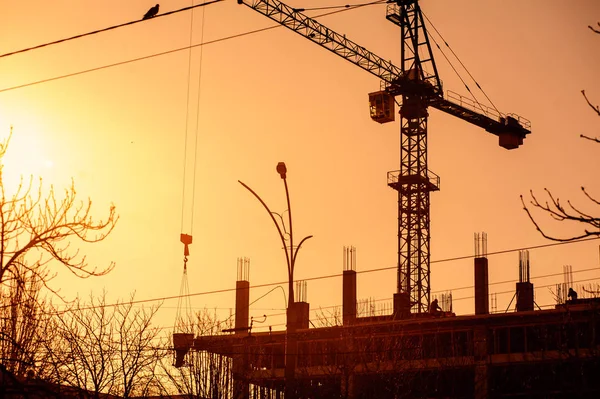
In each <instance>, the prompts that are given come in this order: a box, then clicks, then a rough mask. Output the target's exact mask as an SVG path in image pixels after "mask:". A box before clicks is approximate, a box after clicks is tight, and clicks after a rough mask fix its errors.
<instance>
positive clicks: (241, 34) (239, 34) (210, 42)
mask: <svg viewBox="0 0 600 399" xmlns="http://www.w3.org/2000/svg"><path fill="white" fill-rule="evenodd" d="M218 1H222V0H218ZM205 4H207V3H205ZM360 7H364V5H357V6H354V7H350V8H346V9H342V10H337V11H331V12H327V13H323V14H319V15H315V16H314V17H313V18H315V19H316V18H321V17H326V16H329V15H333V14H338V13H341V12H346V11H350V10H355V9H357V8H360ZM162 15H167V14H161V16H162ZM138 22H139V21H138ZM281 27H282V25H271V26H267V27H265V28H260V29H255V30H251V31H247V32H243V33H238V34H235V35H231V36H225V37H222V38H219V39H215V40H210V41H207V42H203V43H198V44H194V45H190V46H185V47H179V48H176V49H173V50H168V51H163V52H160V53H154V54H150V55H146V56H143V57H138V58H133V59H130V60H126V61H120V62H115V63H113V64H106V65H102V66H99V67H95V68H90V69H84V70H82V71H78V72H73V73H68V74H65V75H60V76H55V77H52V78H47V79H42V80H37V81H35V82H30V83H24V84H20V85H17V86H11V87H6V88H4V89H0V93H3V92H5V91H11V90H16V89H22V88H24V87H29V86H35V85H38V84H42V83H48V82H53V81H55V80H60V79H65V78H70V77H73V76H78V75H83V74H86V73H90V72H95V71H99V70H102V69H107V68H112V67H116V66H121V65H126V64H130V63H133V62H137V61H143V60H146V59H150V58H154V57H160V56H163V55H167V54H172V53H177V52H179V51H184V50H189V49H191V48H195V47H200V46H204V45H207V44H215V43H220V42H224V41H227V40H231V39H237V38H239V37H244V36H249V35H253V34H255V33H260V32H264V31H267V30H271V29H276V28H281Z"/></svg>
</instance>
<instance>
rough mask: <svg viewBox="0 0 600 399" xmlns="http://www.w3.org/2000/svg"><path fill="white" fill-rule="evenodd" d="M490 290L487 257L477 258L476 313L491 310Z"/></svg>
mask: <svg viewBox="0 0 600 399" xmlns="http://www.w3.org/2000/svg"><path fill="white" fill-rule="evenodd" d="M488 290H489V288H488V260H487V258H475V314H488V313H489V312H490V295H489V291H488Z"/></svg>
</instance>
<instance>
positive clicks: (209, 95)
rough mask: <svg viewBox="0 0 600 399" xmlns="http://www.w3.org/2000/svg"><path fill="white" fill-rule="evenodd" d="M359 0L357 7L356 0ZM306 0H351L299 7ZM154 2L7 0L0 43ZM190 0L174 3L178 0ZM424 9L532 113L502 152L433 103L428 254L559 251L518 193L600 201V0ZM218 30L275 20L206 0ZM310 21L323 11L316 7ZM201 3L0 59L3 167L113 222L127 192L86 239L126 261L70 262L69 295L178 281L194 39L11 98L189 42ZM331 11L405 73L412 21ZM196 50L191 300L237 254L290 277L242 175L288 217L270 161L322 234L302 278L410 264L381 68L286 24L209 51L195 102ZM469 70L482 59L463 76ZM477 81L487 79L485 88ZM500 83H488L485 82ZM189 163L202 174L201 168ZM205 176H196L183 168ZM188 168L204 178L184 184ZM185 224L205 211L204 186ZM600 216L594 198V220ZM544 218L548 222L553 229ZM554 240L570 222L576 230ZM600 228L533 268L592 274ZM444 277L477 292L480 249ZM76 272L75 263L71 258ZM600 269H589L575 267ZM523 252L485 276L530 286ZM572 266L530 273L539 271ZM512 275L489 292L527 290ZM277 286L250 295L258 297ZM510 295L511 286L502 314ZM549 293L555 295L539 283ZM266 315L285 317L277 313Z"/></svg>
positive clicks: (332, 295)
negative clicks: (68, 192) (379, 97)
mask: <svg viewBox="0 0 600 399" xmlns="http://www.w3.org/2000/svg"><path fill="white" fill-rule="evenodd" d="M349 3H350V4H358V3H362V1H349ZM288 4H289V5H292V6H296V7H306V8H308V7H311V6H315V5H321V6H323V5H339V4H342V3H339V2H335V1H300V0H289V1H288ZM152 5H153V3H151V2H145V1H140V0H135V1H128V2H122V1H114V0H106V1H103V2H72V1H66V0H59V1H52V2H48V1H45V2H41V1H35V2H27V3H26V4H25V3H22V2H10V4H8V5H4V7H3V10H2V11H3V12H2V13H1V14H0V37H2V41H1V42H0V52H1V53H6V52H10V51H14V50H18V49H21V48H25V47H29V46H32V45H36V44H39V43H43V42H47V41H52V40H56V39H60V38H63V37H68V36H72V35H75V34H78V33H83V32H87V31H91V30H95V29H99V28H103V27H107V26H110V25H115V24H118V23H123V22H127V21H130V20H133V19H135V18H139V17H141V16H142V15H143V14H144V12H145V11H146V10H147V9H148V8H150V7H151V6H152ZM189 5H191V2H189V1H168V2H164V1H163V2H161V12H165V11H169V10H175V9H179V8H182V7H186V6H189ZM421 6H422V8H423V10H424V12H425V13H426V14H427V16H428V17H429V18H430V19H431V20H432V21H433V22H434V24H435V26H436V27H437V28H438V30H440V31H441V32H442V34H443V35H444V38H445V39H446V41H447V42H448V43H449V44H450V45H451V46H452V49H453V50H454V51H455V52H456V53H457V54H458V55H459V57H460V58H461V60H462V61H463V63H464V64H465V65H467V66H468V68H469V70H470V72H471V73H472V74H473V75H474V76H475V77H476V78H477V80H478V82H479V83H480V84H481V86H482V87H483V88H484V89H485V90H486V92H487V94H488V95H489V96H490V97H491V98H492V100H493V101H494V102H495V104H496V106H497V107H498V108H499V109H500V110H501V111H503V112H514V113H517V114H519V115H522V116H524V117H526V118H528V119H530V120H531V122H532V131H533V132H532V134H531V135H530V136H528V138H527V139H526V140H525V143H524V145H523V146H522V147H521V148H519V149H518V150H513V151H507V150H505V149H503V148H501V147H499V146H498V144H497V138H496V137H494V136H492V135H490V134H488V133H486V132H485V131H483V130H482V129H480V128H477V127H474V126H470V125H468V124H467V123H466V122H463V121H461V120H458V119H455V118H453V117H451V116H447V115H444V114H442V113H441V112H439V111H437V110H433V109H432V110H431V111H430V118H429V168H430V169H431V170H432V171H433V172H435V173H437V174H438V175H440V176H441V191H439V192H436V193H432V195H431V204H432V206H431V218H432V222H431V237H432V244H431V247H432V255H431V258H432V260H434V261H435V260H440V259H445V258H452V257H458V256H464V255H472V254H473V233H474V232H477V231H486V232H487V233H488V237H489V243H488V250H489V251H490V252H493V251H497V250H503V249H511V248H518V247H526V246H532V245H539V244H544V243H546V242H547V241H546V240H544V239H543V238H542V237H540V235H539V234H538V233H536V231H535V229H534V227H533V226H532V224H531V223H530V222H529V220H528V218H527V215H526V214H525V213H524V212H523V211H522V209H521V204H520V200H519V195H520V194H526V193H527V192H528V190H529V189H534V190H536V192H540V194H541V190H542V189H543V188H544V187H548V188H551V189H552V190H553V191H554V192H555V193H557V194H558V195H559V196H560V197H561V198H563V197H564V198H567V197H568V198H571V200H573V201H574V203H576V204H583V205H585V204H586V201H585V199H584V198H583V196H582V195H580V190H579V187H580V186H581V185H585V186H586V187H587V188H589V190H590V192H592V193H597V194H598V195H599V196H600V186H599V184H598V176H597V173H598V169H599V166H600V161H599V159H600V158H599V157H598V153H599V152H598V151H599V150H600V147H598V146H597V145H594V144H592V143H590V142H586V141H584V140H582V139H580V138H579V134H580V133H585V134H588V135H593V136H594V135H596V136H597V135H600V129H598V126H599V125H598V117H597V116H595V115H594V114H593V113H592V111H591V110H590V109H589V108H588V107H587V105H586V104H585V102H584V100H583V98H582V97H581V94H580V91H581V89H584V88H585V89H586V90H587V92H588V93H589V96H590V98H591V99H593V100H594V101H595V103H600V78H599V76H598V73H597V71H598V65H600V52H599V51H598V49H599V47H600V35H594V34H592V32H591V31H590V30H589V29H588V28H587V26H588V25H590V24H595V23H596V22H597V21H599V20H600V3H599V2H597V1H595V0H578V1H573V2H565V1H559V0H543V1H542V0H529V1H517V0H502V1H500V0H490V1H485V2H481V1H474V0H455V1H452V2H449V1H440V0H423V1H422V2H421ZM201 10H202V9H197V10H196V11H195V12H194V24H193V32H192V33H193V43H199V42H200V40H201V32H202V24H201V22H202V11H201ZM204 11H205V12H206V14H205V15H204V40H205V41H210V40H214V39H218V38H222V37H226V36H231V35H235V34H238V33H242V32H246V31H248V30H252V29H259V28H262V27H266V26H269V25H271V22H270V21H269V20H268V19H266V18H265V17H263V16H261V15H259V14H258V13H256V12H254V11H252V10H250V9H249V8H247V7H242V6H238V5H237V4H236V2H235V1H234V0H226V1H224V2H222V3H219V4H215V5H211V6H209V7H206V8H205V10H204ZM314 13H316V12H313V13H308V14H309V15H310V14H314ZM190 17H191V13H190V12H186V13H180V14H176V15H172V16H168V17H164V18H159V19H156V20H152V21H148V22H145V23H142V24H136V25H133V26H128V27H125V28H121V29H118V30H115V31H111V32H107V33H102V34H98V35H95V36H91V37H86V38H82V39H79V40H76V41H72V42H68V43H63V44H59V45H55V46H52V47H48V48H44V49H40V50H35V51H31V52H27V53H24V54H19V55H14V56H10V57H6V58H0V70H1V71H2V73H1V74H0V129H1V131H2V132H4V133H3V135H8V132H9V129H10V126H11V125H12V126H14V137H13V142H12V144H11V148H10V150H9V154H8V155H7V157H6V160H5V164H6V167H5V171H4V172H5V176H6V177H7V179H9V183H10V182H14V181H15V179H16V178H18V176H19V175H25V176H28V175H30V174H34V175H42V176H43V177H44V182H45V184H48V185H49V184H54V185H55V186H56V187H57V188H62V187H66V186H68V185H69V184H70V179H71V178H73V179H74V180H75V183H76V187H77V191H78V194H79V195H80V196H81V197H82V198H83V199H85V198H86V197H88V196H89V197H91V198H92V199H93V201H94V204H95V206H96V211H97V215H98V217H102V215H104V213H105V212H106V210H107V209H108V206H109V204H110V203H111V202H114V203H115V205H116V206H117V211H118V212H119V214H120V217H121V218H120V221H119V223H118V226H117V228H116V230H115V232H114V234H113V235H112V236H111V237H110V238H109V239H107V240H106V241H105V242H103V243H102V244H98V245H95V246H92V247H83V250H84V251H86V253H88V254H89V259H90V261H91V262H95V263H99V264H100V265H102V264H107V263H108V262H109V261H111V260H114V261H115V262H116V263H117V268H116V269H115V270H114V271H113V272H112V273H111V274H110V275H108V276H105V277H102V278H98V279H90V280H84V281H80V280H73V279H72V277H71V276H69V275H67V274H66V273H59V276H58V277H57V278H56V279H55V280H54V282H53V284H54V286H55V287H60V288H61V290H62V293H63V294H65V295H66V296H68V297H73V296H75V295H77V293H79V294H80V295H83V296H87V295H88V293H89V292H90V290H94V291H95V292H99V291H100V290H101V289H102V288H106V289H107V290H108V292H109V295H110V298H113V299H114V298H124V297H128V295H129V293H130V292H132V291H136V292H137V295H136V296H137V298H138V299H145V298H156V297H162V296H170V295H176V294H177V293H178V292H179V284H180V279H181V273H182V252H183V248H182V245H181V244H180V243H179V234H180V232H181V225H182V217H181V215H182V184H183V157H184V144H185V136H186V111H187V105H186V104H187V103H186V98H187V89H188V79H187V76H188V55H189V54H188V52H187V51H182V52H178V53H174V54H170V55H165V56H161V57H155V58H151V59H147V60H144V61H139V62H135V63H130V64H126V65H123V66H119V67H113V68H108V69H103V70H100V71H96V72H92V73H87V74H83V75H79V76H75V77H70V78H65V79H60V80H56V81H53V82H48V83H43V84H38V85H33V86H30V87H25V88H21V89H15V90H6V89H9V88H11V87H14V86H17V85H21V84H26V83H30V82H34V81H38V80H42V79H47V78H51V77H54V76H59V75H64V74H69V73H73V72H77V71H81V70H85V69H89V68H94V67H98V66H102V65H106V64H111V63H115V62H119V61H124V60H128V59H133V58H136V57H141V56H145V55H149V54H154V53H159V52H162V51H167V50H171V49H175V48H179V47H183V46H186V45H187V44H188V43H189V35H190ZM321 22H322V23H324V24H325V25H327V26H329V27H330V28H332V29H334V30H336V31H337V32H339V33H344V34H346V35H347V37H348V38H350V39H352V40H354V41H355V42H357V43H359V44H361V45H363V46H364V47H366V48H367V49H369V50H371V51H373V52H374V53H376V54H378V55H380V56H381V57H383V58H386V59H391V60H392V62H394V63H395V64H396V65H399V31H398V28H397V27H396V26H395V25H393V24H391V23H389V22H388V21H387V20H386V19H385V6H371V7H365V8H361V9H358V10H353V11H348V12H343V13H340V14H338V15H335V16H330V17H326V18H322V19H321ZM199 56H200V50H199V48H195V49H194V50H193V51H192V69H191V72H192V73H191V75H192V79H191V83H190V84H191V86H190V87H191V94H190V106H189V115H188V122H189V123H188V129H189V131H188V158H189V157H190V156H192V155H193V138H194V135H195V125H196V117H197V114H196V113H197V112H199V114H198V120H199V130H198V148H197V160H198V163H197V170H196V192H195V207H194V220H193V232H192V234H193V237H194V244H193V245H192V247H191V256H190V262H189V277H190V282H189V284H190V291H191V292H193V293H196V292H204V291H212V290H217V289H225V288H231V287H233V286H234V281H235V278H236V259H237V258H238V257H241V256H245V257H249V258H250V259H251V272H250V277H251V278H250V279H251V283H252V284H262V283H268V282H274V281H285V280H286V278H287V276H286V271H285V263H284V262H285V259H284V255H283V252H282V251H281V245H280V242H279V238H278V235H277V233H276V231H275V229H274V227H273V226H272V222H271V221H270V219H269V217H268V215H267V214H266V212H265V211H264V209H262V207H261V206H260V204H259V203H258V202H257V201H256V200H255V199H254V198H253V197H252V196H251V195H250V193H248V192H247V191H245V190H244V189H243V187H241V186H240V185H239V184H238V183H237V180H238V179H239V180H242V181H244V182H245V183H247V184H248V185H249V186H250V187H252V188H253V189H255V190H256V191H257V192H258V193H259V194H260V195H261V197H262V198H263V199H264V200H265V201H266V202H267V203H268V204H269V206H270V207H271V209H272V210H273V211H279V212H282V211H283V210H284V209H285V194H284V189H283V184H282V183H281V180H280V178H279V176H278V174H277V172H276V171H275V166H276V164H277V162H279V161H285V162H286V164H287V166H288V183H289V187H290V193H291V198H292V208H293V215H294V227H295V233H296V236H297V237H303V236H305V235H309V234H312V235H314V238H313V239H311V240H310V241H308V242H307V243H306V245H305V246H304V247H303V249H302V250H301V252H300V255H299V257H298V263H297V269H296V277H297V278H299V279H302V278H308V277H316V276H322V275H330V274H336V273H340V272H341V270H342V248H343V246H344V245H354V246H356V247H357V250H358V270H359V271H360V270H367V269H375V268H382V267H393V266H394V265H395V264H396V259H397V247H396V245H397V202H396V201H397V196H396V192H395V191H393V190H392V189H390V188H389V187H387V185H386V173H387V171H390V170H396V169H398V165H399V130H400V128H399V123H398V121H397V122H396V123H389V124H386V125H379V124H377V123H375V122H372V121H371V120H370V118H369V115H368V107H367V94H368V93H369V92H371V91H376V90H378V88H379V81H378V79H377V78H375V77H374V76H372V75H370V74H368V73H366V72H365V71H363V70H361V69H359V68H358V67H356V66H355V65H352V64H351V63H349V62H347V61H345V60H343V59H341V58H339V57H337V56H336V55H334V54H332V53H330V52H328V51H325V50H324V49H321V48H319V47H318V46H316V45H315V44H313V43H311V42H309V41H308V40H306V39H304V38H302V37H300V36H298V35H296V34H294V33H292V32H290V31H288V30H285V29H284V28H280V29H274V30H270V31H267V32H263V33H259V34H254V35H251V36H246V37H241V38H237V39H233V40H227V41H222V42H219V43H215V44H211V45H207V46H205V47H204V51H203V59H202V75H201V76H202V78H201V85H200V87H201V93H200V103H199V104H197V101H196V99H197V98H198V97H197V96H198V91H197V90H198V76H199V64H200V63H199ZM436 57H437V58H436V59H437V64H438V69H439V72H440V76H441V79H442V80H443V82H444V88H445V89H450V90H453V91H456V92H459V93H461V94H466V90H465V89H464V87H463V86H462V84H461V83H460V81H459V80H458V78H457V77H456V75H455V74H454V73H453V71H452V70H451V68H450V67H449V65H448V64H447V63H446V62H445V60H444V59H443V56H442V55H441V54H439V52H436ZM462 75H463V76H465V77H466V76H467V75H466V73H463V74H462ZM471 87H472V88H474V84H471ZM479 97H483V96H481V95H480V96H479ZM188 172H191V169H190V168H188ZM188 177H189V175H188ZM191 185H192V181H191V179H188V181H187V187H188V189H190V188H191ZM186 198H187V200H188V204H187V206H186V209H184V212H183V214H184V221H183V225H184V227H185V230H187V231H185V232H188V233H189V232H190V231H189V229H190V228H191V225H192V221H191V211H190V209H189V208H190V206H191V205H190V204H189V202H190V201H189V200H190V197H189V196H188V197H186ZM597 213H598V211H597V210H596V214H597ZM550 223H551V222H550V221H549V220H547V219H545V220H544V225H546V226H550ZM552 227H553V228H554V230H553V231H554V232H556V233H557V234H560V233H565V234H568V233H569V231H570V230H569V229H568V228H567V227H566V226H564V225H554V224H553V225H552ZM598 255H599V253H598V242H597V241H594V242H588V243H579V244H572V245H567V246H562V247H557V248H553V249H544V250H536V251H531V253H530V258H531V265H532V266H531V272H532V276H533V277H535V276H540V275H546V274H552V273H561V272H562V268H563V265H567V264H569V265H572V266H573V270H574V271H575V272H577V271H578V270H584V269H589V268H593V267H597V266H598V263H599V259H598ZM431 270H432V291H442V290H450V289H453V288H457V287H465V286H470V285H472V281H473V273H472V261H471V260H464V261H454V262H446V263H433V264H432V266H431ZM59 271H60V270H59ZM395 273H396V272H395V270H390V271H386V272H377V273H369V274H365V275H360V276H359V281H358V290H359V292H358V297H359V298H367V297H372V298H375V299H385V298H391V296H392V294H393V292H394V290H395ZM598 276H599V272H598V270H595V271H593V272H581V273H576V274H575V276H574V277H575V280H578V279H589V278H593V277H598ZM517 277H518V254H517V253H511V254H508V255H502V256H494V257H491V258H490V282H499V281H505V280H511V279H516V278H517ZM560 281H562V278H560V277H557V278H553V279H548V278H546V279H540V280H534V281H533V282H534V284H536V285H546V284H550V283H556V282H560ZM513 289H514V283H509V284H502V285H494V286H492V287H490V292H504V291H512V290H513ZM266 291H268V288H261V289H257V290H255V291H253V292H252V293H251V300H253V299H254V298H258V297H259V296H260V295H262V294H264V293H265V292H266ZM453 294H454V298H455V302H454V306H455V310H456V311H457V312H458V313H470V312H472V311H473V304H472V299H463V300H460V298H465V297H469V296H471V295H472V290H470V289H467V290H455V291H453ZM511 297H512V294H499V295H498V309H505V308H506V307H507V306H508V303H509V302H510V299H511ZM308 299H309V302H310V303H311V307H312V308H313V309H316V308H318V307H319V306H329V305H336V304H340V303H341V279H328V280H322V281H314V282H313V281H311V282H309V284H308ZM536 300H537V302H538V304H540V305H548V304H550V303H551V302H552V301H551V295H550V293H549V291H548V289H547V288H540V289H539V290H537V291H536ZM192 303H193V306H194V307H197V308H200V307H204V306H207V307H209V308H215V307H216V308H219V309H224V310H223V312H224V313H223V314H228V312H229V311H228V310H227V309H229V308H230V307H232V306H234V295H233V294H232V293H226V294H220V295H206V296H198V297H194V298H193V300H192ZM175 306H176V303H175V301H170V302H166V303H165V304H164V305H163V307H164V309H163V310H162V311H161V315H160V317H161V324H163V325H166V326H168V325H170V323H172V322H173V318H174V309H173V307H175ZM283 306H284V303H283V297H282V295H281V294H280V293H274V294H270V295H269V296H267V297H266V298H265V299H263V300H261V301H260V302H258V303H257V304H256V305H255V306H254V308H255V309H254V310H253V311H252V313H251V314H255V315H259V314H260V315H262V314H263V313H267V314H269V313H278V311H273V310H264V309H277V308H278V309H281V308H283ZM281 322H282V321H281V318H277V317H271V318H268V320H267V323H266V324H267V325H268V324H278V323H281Z"/></svg>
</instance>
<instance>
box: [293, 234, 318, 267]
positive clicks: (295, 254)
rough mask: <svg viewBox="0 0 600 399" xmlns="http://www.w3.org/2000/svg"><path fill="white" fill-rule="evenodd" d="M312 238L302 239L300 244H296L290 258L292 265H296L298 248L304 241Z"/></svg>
mask: <svg viewBox="0 0 600 399" xmlns="http://www.w3.org/2000/svg"><path fill="white" fill-rule="evenodd" d="M312 237H313V236H306V237H304V238H303V239H302V241H300V244H298V246H297V247H296V250H295V251H294V256H292V265H295V264H296V256H297V255H298V251H299V250H300V247H301V246H302V244H303V243H304V241H306V240H308V239H309V238H312Z"/></svg>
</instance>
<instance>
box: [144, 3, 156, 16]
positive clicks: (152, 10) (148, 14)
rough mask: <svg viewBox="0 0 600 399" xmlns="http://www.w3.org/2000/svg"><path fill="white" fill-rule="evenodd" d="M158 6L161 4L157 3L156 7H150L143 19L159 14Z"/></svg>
mask: <svg viewBox="0 0 600 399" xmlns="http://www.w3.org/2000/svg"><path fill="white" fill-rule="evenodd" d="M158 7H159V6H158V4H157V5H155V6H154V7H152V8H150V9H149V10H148V12H147V13H146V14H144V18H142V19H150V18H152V17H154V16H156V14H158Z"/></svg>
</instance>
